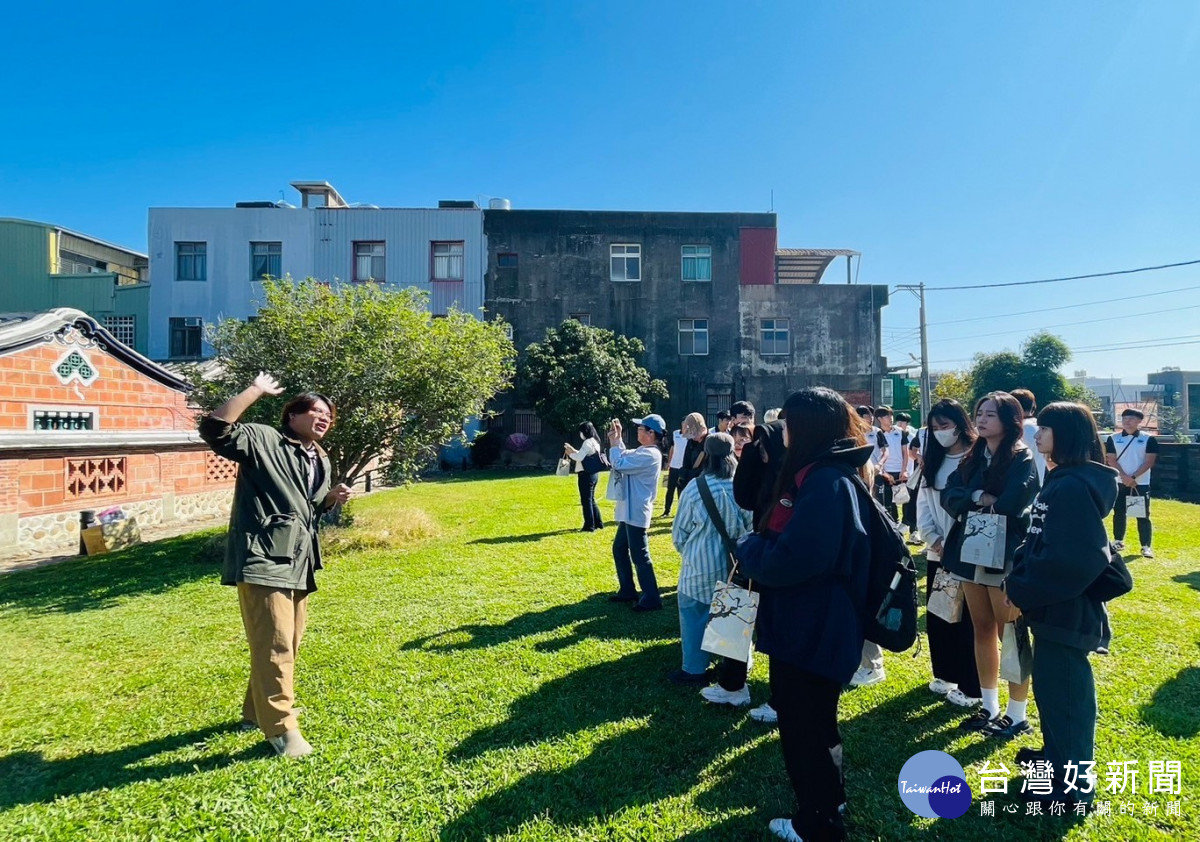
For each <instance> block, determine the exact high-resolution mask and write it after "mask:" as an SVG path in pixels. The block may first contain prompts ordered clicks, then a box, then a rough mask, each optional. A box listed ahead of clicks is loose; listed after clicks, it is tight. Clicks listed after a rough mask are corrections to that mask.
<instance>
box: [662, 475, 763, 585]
mask: <svg viewBox="0 0 1200 842" xmlns="http://www.w3.org/2000/svg"><path fill="white" fill-rule="evenodd" d="M704 479H705V480H707V482H708V487H709V489H711V491H712V495H713V501H714V502H715V503H716V504H717V511H718V512H719V513H720V515H721V519H722V520H723V521H724V522H725V530H726V531H727V532H728V533H729V537H730V538H732V539H733V540H734V541H737V539H738V538H740V537H742V536H743V535H745V534H747V533H748V532H750V531H751V526H752V524H753V515H752V514H751V513H750V512H747V511H746V510H745V509H739V508H738V506H737V503H735V502H733V480H732V479H718V478H717V477H714V476H713V475H712V474H705V475H704ZM698 482H699V480H698V479H697V480H692V481H691V482H689V483H688V484H687V488H685V489H684V490H683V494H681V495H680V497H679V508H678V510H677V511H676V513H675V523H674V524H673V525H672V526H671V540H672V541H673V542H674V543H675V549H677V550H678V551H679V554H680V555H681V556H683V565H682V566H681V567H680V569H679V593H681V594H683V595H684V596H690V597H691V598H692V599H694V600H697V601H699V602H709V601H710V600H711V599H712V595H713V589H714V588H715V587H716V584H717V581H718V580H721V581H723V580H724V579H725V577H726V575H727V573H728V572H729V564H728V562H727V561H726V559H727V558H728V556H729V553H727V552H726V551H725V545H724V543H723V542H722V541H721V533H720V532H718V531H717V527H716V526H714V525H713V522H712V520H711V519H710V518H709V516H708V510H707V509H706V508H705V507H704V500H703V499H701V497H700V489H699V488H698V487H697V485H698Z"/></svg>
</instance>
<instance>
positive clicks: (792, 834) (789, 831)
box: [767, 819, 804, 842]
mask: <svg viewBox="0 0 1200 842" xmlns="http://www.w3.org/2000/svg"><path fill="white" fill-rule="evenodd" d="M767 827H769V828H771V832H772V833H774V834H775V835H776V836H778V837H779V838H780V839H786V840H788V842H804V837H802V836H801V835H800V834H799V833H797V832H796V829H795V828H794V827H792V820H791V819H771V823H770V824H769V825H767Z"/></svg>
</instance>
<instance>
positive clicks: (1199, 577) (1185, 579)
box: [1171, 570, 1200, 591]
mask: <svg viewBox="0 0 1200 842" xmlns="http://www.w3.org/2000/svg"><path fill="white" fill-rule="evenodd" d="M1171 581H1172V582H1179V583H1180V584H1181V585H1187V586H1188V587H1189V588H1191V589H1193V590H1197V591H1200V570H1193V571H1192V572H1191V573H1181V574H1179V575H1178V576H1172V577H1171Z"/></svg>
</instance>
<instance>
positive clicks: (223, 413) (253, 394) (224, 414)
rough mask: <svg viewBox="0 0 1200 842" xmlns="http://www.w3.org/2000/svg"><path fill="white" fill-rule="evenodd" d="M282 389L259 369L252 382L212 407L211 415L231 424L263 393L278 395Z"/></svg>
mask: <svg viewBox="0 0 1200 842" xmlns="http://www.w3.org/2000/svg"><path fill="white" fill-rule="evenodd" d="M282 391H283V388H282V387H281V386H280V385H279V382H278V381H277V380H276V379H275V378H274V377H272V376H271V375H269V374H267V373H266V372H262V371H260V372H259V373H258V377H255V378H254V382H253V383H251V384H250V385H249V386H247V387H246V388H245V389H243V390H242V391H241V392H239V393H238V394H236V395H234V396H233V397H232V398H230V399H229V400H227V401H225V403H223V404H221V405H220V406H218V407H217V408H216V409H214V410H213V412H212V415H213V417H214V418H219V419H220V420H222V421H224V422H225V423H227V424H232V423H234V422H235V421H237V420H238V419H239V418H241V417H242V413H244V412H245V411H246V410H247V409H249V408H250V407H251V406H253V405H254V402H255V401H256V400H258V399H259V398H261V397H262V396H263V395H278V394H280V393H281V392H282Z"/></svg>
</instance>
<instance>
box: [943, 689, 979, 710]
mask: <svg viewBox="0 0 1200 842" xmlns="http://www.w3.org/2000/svg"><path fill="white" fill-rule="evenodd" d="M946 701H947V702H949V703H950V704H952V705H958V706H959V707H963V708H973V707H975V706H976V705H981V704H983V699H975V698H972V697H971V696H968V695H967V694H966V693H964V692H963V691H962V690H959V689H958V688H957V687H955V688H954V689H953V690H951V691H950V692H949V693H947V694H946Z"/></svg>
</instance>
